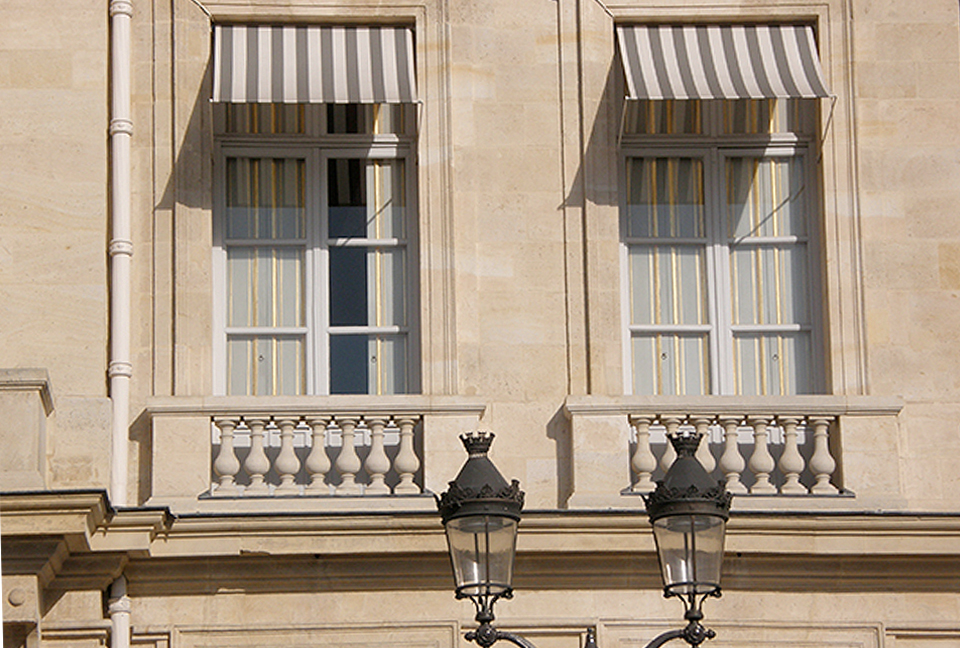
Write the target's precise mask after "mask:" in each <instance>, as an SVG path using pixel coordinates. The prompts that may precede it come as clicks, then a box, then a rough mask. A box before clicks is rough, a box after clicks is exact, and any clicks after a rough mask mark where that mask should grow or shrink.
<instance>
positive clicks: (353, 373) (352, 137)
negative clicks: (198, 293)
mask: <svg viewBox="0 0 960 648" xmlns="http://www.w3.org/2000/svg"><path fill="white" fill-rule="evenodd" d="M413 116H414V110H413V109H412V108H411V107H410V106H409V105H405V104H392V105H387V104H259V103H236V104H226V103H225V104H216V105H215V121H216V129H217V164H216V172H217V180H216V199H217V202H216V223H217V227H216V236H217V246H216V251H215V254H216V258H217V264H216V267H217V272H218V284H219V286H218V289H217V292H218V304H217V308H216V309H215V310H216V313H217V316H218V318H219V322H218V327H217V331H218V333H217V335H218V340H217V349H218V357H219V361H218V365H219V367H218V368H219V370H220V375H219V376H218V380H221V381H222V384H221V385H220V389H219V391H221V392H223V393H227V394H236V395H242V394H250V395H280V394H284V395H295V394H307V393H319V394H324V393H330V394H392V393H405V392H410V391H413V390H415V389H416V388H417V380H418V376H417V374H416V362H415V361H414V359H415V358H417V357H418V353H417V337H416V335H415V331H416V313H417V308H416V279H417V276H418V275H417V270H416V268H417V265H416V256H417V249H416V240H417V235H416V217H415V204H416V201H415V195H414V189H415V184H414V174H413V171H412V170H413V157H412V156H413V135H414V128H415V122H414V119H413Z"/></svg>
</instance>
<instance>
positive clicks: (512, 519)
mask: <svg viewBox="0 0 960 648" xmlns="http://www.w3.org/2000/svg"><path fill="white" fill-rule="evenodd" d="M493 436H494V435H493V434H492V433H489V432H475V433H471V434H464V435H461V437H460V440H461V441H462V442H463V445H464V447H465V448H466V450H467V454H468V455H469V457H468V458H467V461H466V463H464V465H463V468H461V469H460V473H459V474H458V475H457V478H456V479H454V480H453V481H452V482H450V488H449V489H448V490H447V492H445V493H443V494H442V495H441V496H440V497H439V498H438V499H437V507H438V508H439V510H440V517H441V519H442V520H443V525H444V527H445V528H446V532H447V546H448V548H449V550H450V561H451V563H452V565H453V574H454V579H455V580H456V596H457V598H458V599H462V598H469V599H470V600H471V601H473V604H474V606H475V607H476V610H477V615H476V621H477V622H478V623H479V624H480V626H479V627H478V628H477V629H476V630H475V631H472V632H468V633H467V635H466V639H467V640H468V641H474V642H476V643H477V644H478V645H479V646H480V647H481V648H490V646H492V645H493V644H494V643H496V642H497V641H499V640H501V639H504V640H507V641H510V642H511V643H514V644H516V645H518V646H520V647H521V648H535V647H534V646H533V644H531V643H530V642H529V641H528V640H527V639H524V638H523V637H521V636H519V635H516V634H514V633H511V632H505V631H502V630H497V629H496V628H494V627H493V621H494V614H493V606H494V604H495V603H496V602H497V600H499V599H501V598H506V599H509V598H512V597H513V587H512V585H511V581H512V577H513V561H514V557H515V555H516V538H517V525H518V524H519V522H520V510H521V509H522V508H523V491H521V490H520V483H519V482H518V481H517V480H513V482H512V483H510V484H507V481H506V480H505V479H504V478H503V475H501V474H500V471H499V470H497V468H496V466H494V465H493V462H491V461H490V459H489V458H488V457H487V452H488V451H489V449H490V444H491V443H492V442H493ZM700 437H701V435H700V434H697V433H695V434H690V435H682V434H681V435H674V436H671V437H669V438H670V442H671V444H672V445H673V447H674V449H675V450H676V452H677V459H676V460H675V461H674V462H673V464H672V465H671V466H670V469H669V470H667V474H666V475H665V476H664V478H663V479H662V480H660V481H658V482H657V488H656V490H654V491H653V492H652V493H650V494H649V495H645V496H644V498H643V499H644V503H645V504H646V507H647V514H648V515H649V517H650V523H651V524H652V525H653V535H654V539H655V541H656V545H657V557H658V558H659V561H660V571H661V575H662V577H663V594H664V596H665V597H668V598H669V597H673V596H676V597H678V598H680V599H681V600H682V601H683V602H684V607H685V609H686V611H685V613H684V618H685V619H686V621H687V625H686V627H684V628H682V629H679V630H670V631H668V632H664V633H663V634H661V635H660V636H658V637H656V638H655V639H654V640H653V641H651V642H650V643H649V644H648V645H647V648H659V646H662V645H663V644H665V643H666V642H668V641H670V640H672V639H683V640H685V641H686V642H687V643H689V644H690V645H691V646H699V645H700V644H701V643H702V642H703V641H704V640H706V639H710V638H712V637H713V636H714V635H715V633H714V632H713V631H712V630H708V629H706V628H704V627H703V626H702V625H701V624H700V621H701V620H702V619H703V612H702V610H701V607H702V605H703V601H704V600H706V599H707V597H710V596H720V565H721V563H722V562H723V538H724V532H725V529H726V522H727V518H728V517H729V512H730V500H731V499H732V495H731V494H730V493H728V492H727V491H726V488H725V487H724V485H723V482H715V481H713V480H711V479H710V476H709V475H708V474H707V471H706V470H704V469H703V466H701V465H700V462H699V461H698V460H697V458H696V457H694V453H695V452H696V450H697V447H698V446H699V444H700ZM587 644H588V648H596V639H595V637H594V634H593V631H592V630H590V631H588V633H587Z"/></svg>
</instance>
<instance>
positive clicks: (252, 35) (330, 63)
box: [213, 25, 417, 103]
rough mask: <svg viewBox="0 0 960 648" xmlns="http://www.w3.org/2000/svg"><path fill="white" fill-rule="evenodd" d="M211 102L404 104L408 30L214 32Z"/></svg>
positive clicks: (410, 84) (409, 88) (413, 95)
mask: <svg viewBox="0 0 960 648" xmlns="http://www.w3.org/2000/svg"><path fill="white" fill-rule="evenodd" d="M213 66H214V68H213V100H214V101H223V102H233V103H271V102H277V103H412V102H415V101H416V100H417V87H416V81H415V77H414V60H413V32H412V30H411V29H410V28H409V27H381V26H371V27H367V26H364V27H357V26H320V25H282V26H276V25H274V26H271V25H216V26H215V29H214V59H213Z"/></svg>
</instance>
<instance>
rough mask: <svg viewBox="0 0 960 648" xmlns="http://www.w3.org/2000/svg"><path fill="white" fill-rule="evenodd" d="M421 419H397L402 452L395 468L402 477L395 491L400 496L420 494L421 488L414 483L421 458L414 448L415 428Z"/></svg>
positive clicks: (409, 417) (410, 417)
mask: <svg viewBox="0 0 960 648" xmlns="http://www.w3.org/2000/svg"><path fill="white" fill-rule="evenodd" d="M418 420H419V417H417V416H405V417H401V418H398V419H396V423H397V426H398V427H399V428H400V450H399V452H398V453H397V458H396V459H395V460H394V462H393V466H394V468H395V469H396V471H397V474H398V475H400V483H398V484H397V487H396V488H394V489H393V492H394V493H396V494H398V495H414V494H418V493H420V487H419V486H417V485H416V483H414V481H413V477H414V475H416V473H417V471H418V470H420V458H419V457H417V453H416V452H415V451H414V447H413V428H414V426H415V425H416V424H417V421H418Z"/></svg>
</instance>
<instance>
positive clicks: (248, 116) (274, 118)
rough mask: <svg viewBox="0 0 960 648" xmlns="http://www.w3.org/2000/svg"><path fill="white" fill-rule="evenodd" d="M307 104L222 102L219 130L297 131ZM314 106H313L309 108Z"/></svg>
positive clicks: (302, 127) (252, 132)
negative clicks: (221, 119) (221, 117)
mask: <svg viewBox="0 0 960 648" xmlns="http://www.w3.org/2000/svg"><path fill="white" fill-rule="evenodd" d="M311 108H312V106H310V105H308V104H286V103H259V104H258V103H224V104H215V108H214V109H215V110H222V111H223V121H222V124H223V126H222V128H223V133H225V134H230V135H299V134H302V133H304V132H305V130H306V120H307V111H308V110H310V109H311ZM313 109H314V110H315V108H313Z"/></svg>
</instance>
